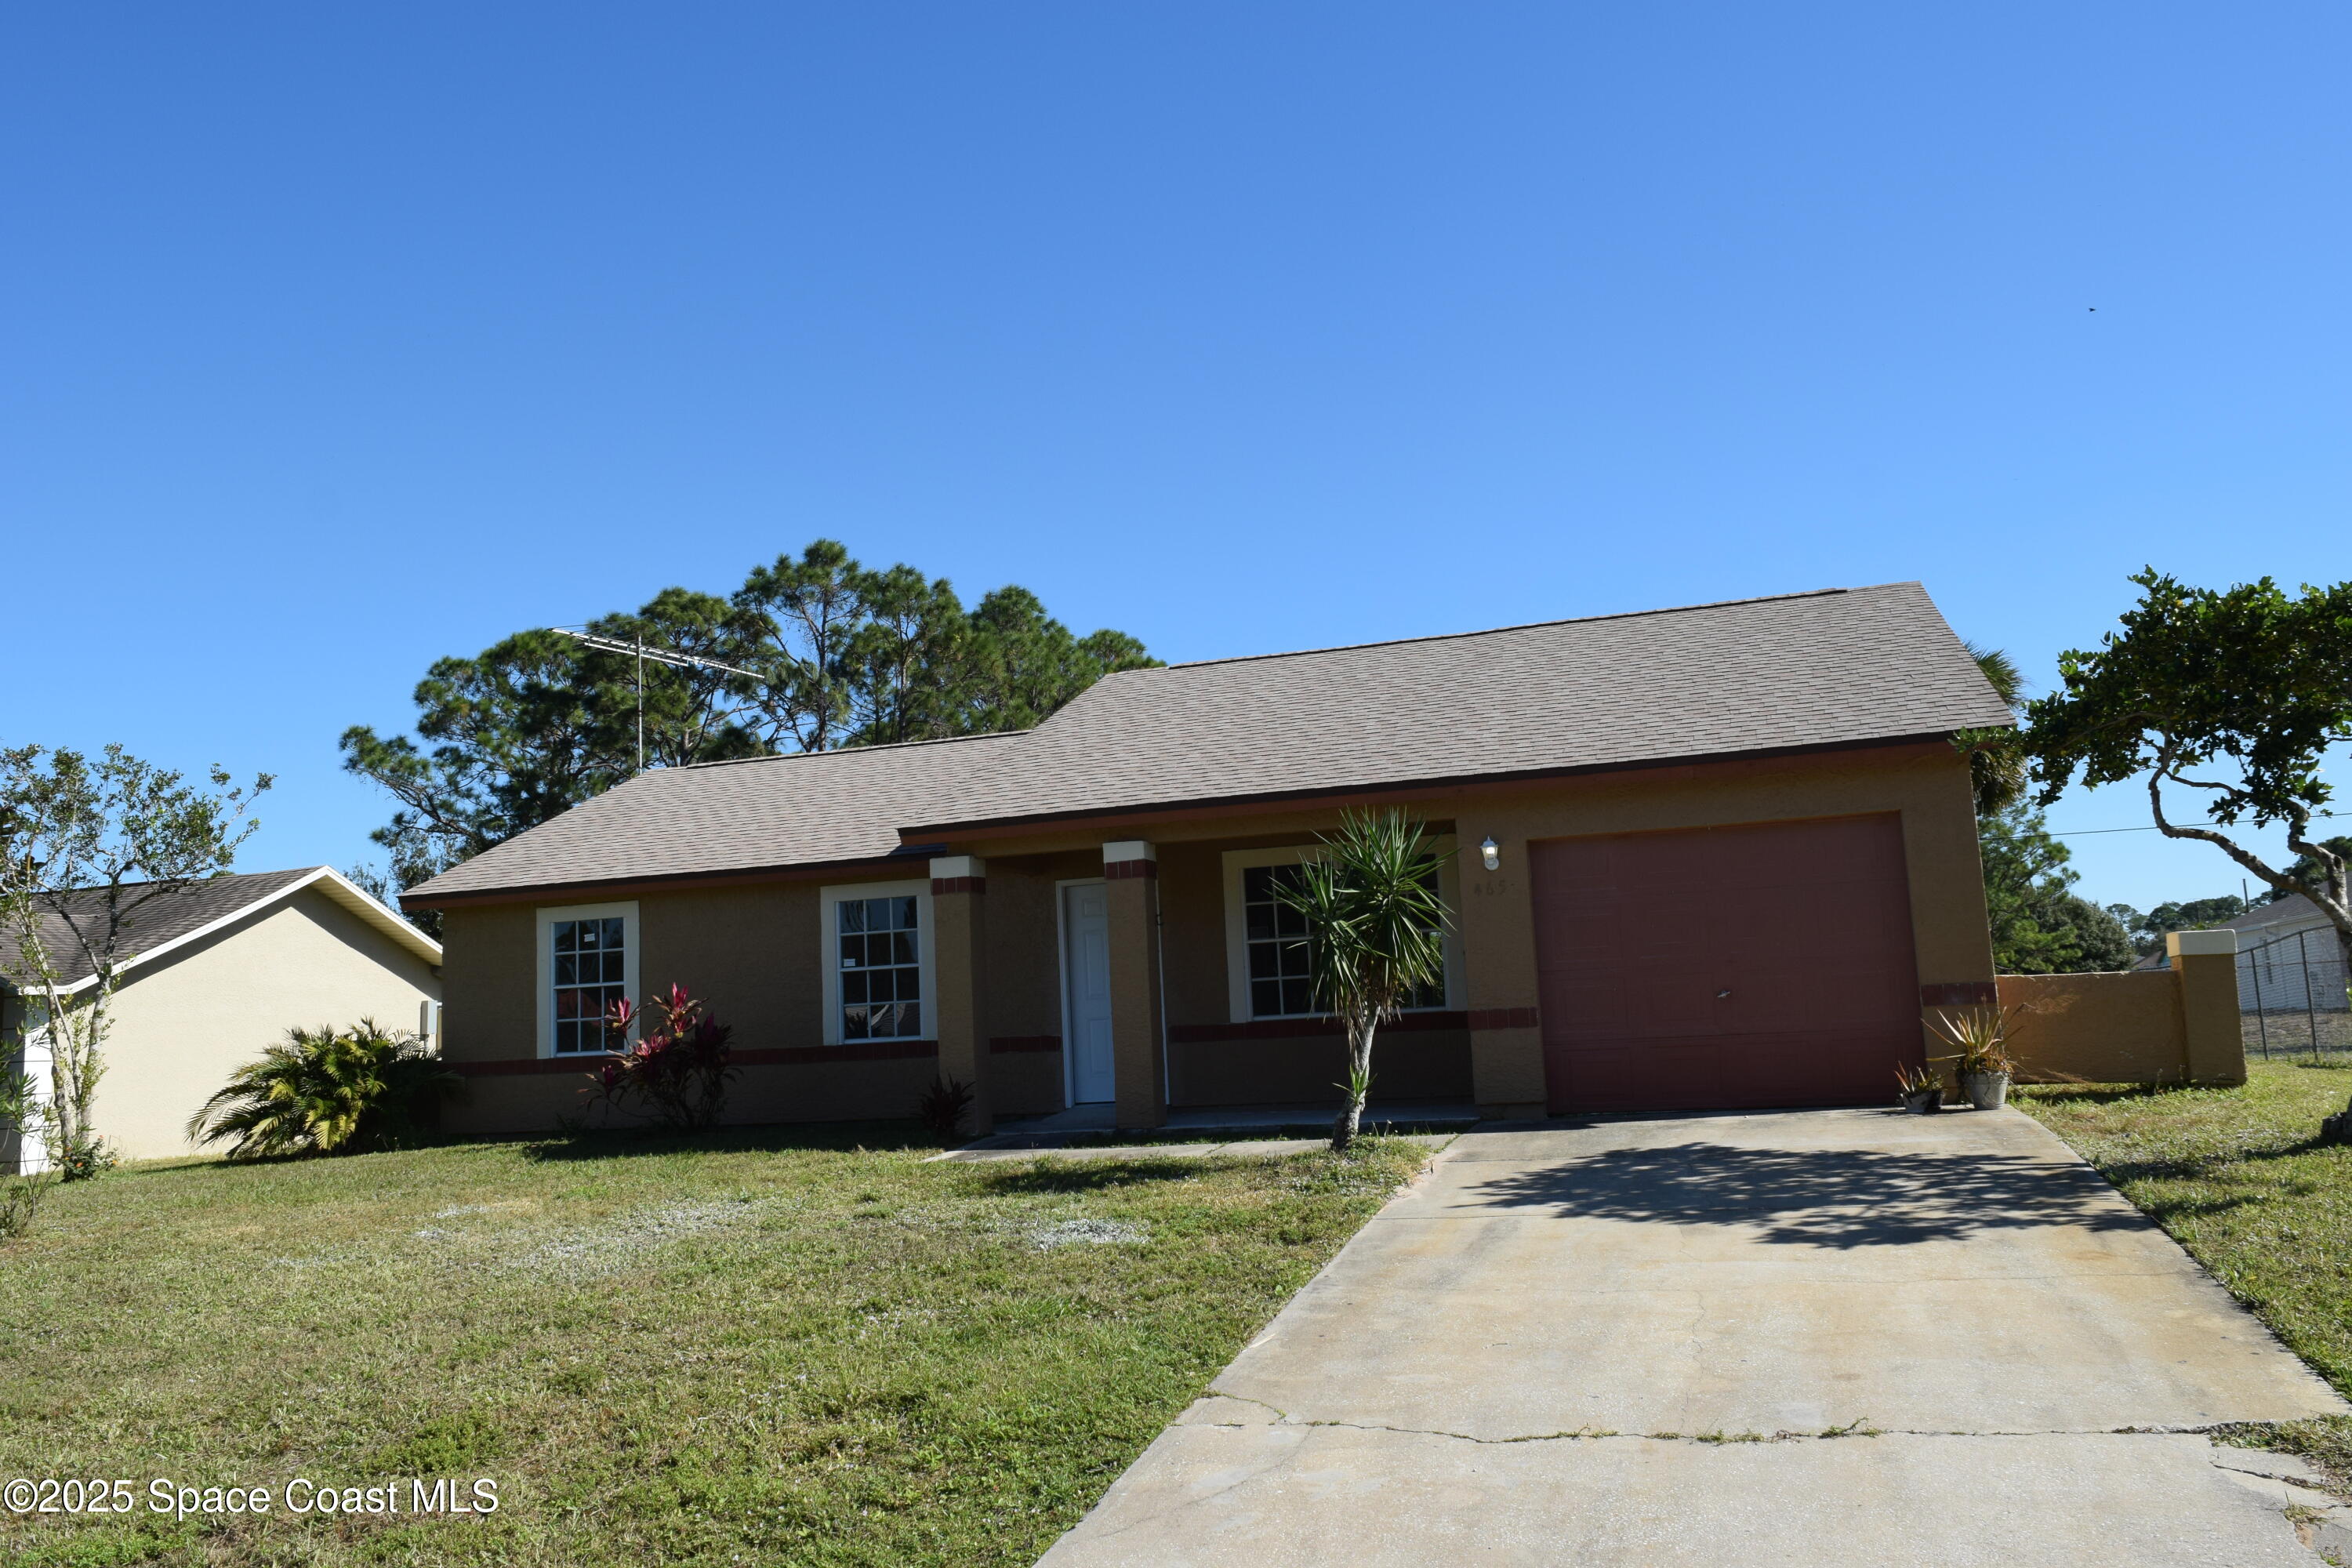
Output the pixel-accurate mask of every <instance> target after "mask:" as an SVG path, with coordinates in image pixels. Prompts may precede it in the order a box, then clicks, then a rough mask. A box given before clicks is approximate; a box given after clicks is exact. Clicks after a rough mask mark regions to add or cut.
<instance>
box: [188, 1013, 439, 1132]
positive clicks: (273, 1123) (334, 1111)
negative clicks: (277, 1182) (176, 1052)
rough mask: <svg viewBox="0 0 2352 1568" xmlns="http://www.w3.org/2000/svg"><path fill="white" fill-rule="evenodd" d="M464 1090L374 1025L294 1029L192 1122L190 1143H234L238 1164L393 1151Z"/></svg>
mask: <svg viewBox="0 0 2352 1568" xmlns="http://www.w3.org/2000/svg"><path fill="white" fill-rule="evenodd" d="M458 1083H459V1079H458V1078H457V1074H456V1073H454V1072H452V1071H450V1070H449V1068H448V1067H447V1066H446V1064H444V1063H443V1062H442V1060H441V1058H438V1057H436V1056H435V1055H433V1054H432V1053H431V1052H430V1051H429V1050H428V1049H427V1048H426V1047H425V1044H424V1042H423V1041H421V1040H419V1039H417V1038H416V1037H415V1036H413V1035H404V1034H394V1033H387V1032H386V1031H385V1030H384V1029H383V1028H382V1027H380V1026H378V1025H377V1024H376V1022H375V1021H374V1020H373V1019H372V1018H362V1019H361V1020H360V1021H359V1022H358V1023H357V1024H354V1025H352V1026H351V1027H350V1028H347V1029H341V1030H338V1029H331V1028H326V1027H320V1028H316V1029H289V1030H287V1031H286V1038H285V1039H284V1041H282V1042H281V1043H279V1044H278V1045H274V1046H272V1047H269V1048H268V1050H267V1051H265V1052H263V1053H262V1058H261V1059H260V1060H259V1061H257V1062H252V1063H248V1064H247V1066H244V1067H241V1068H237V1069H236V1074H235V1075H234V1076H233V1077H231V1078H230V1079H229V1080H228V1087H226V1089H222V1090H221V1091H220V1092H219V1093H218V1094H215V1095H214V1096H213V1097H212V1098H211V1099H210V1100H206V1101H205V1103H204V1106H203V1108H202V1109H201V1110H198V1111H197V1112H196V1113H195V1114H194V1116H192V1117H190V1118H188V1136H189V1138H190V1139H192V1140H193V1141H194V1142H198V1143H218V1142H223V1141H224V1140H226V1139H232V1138H233V1139H235V1140H236V1142H235V1143H234V1144H232V1145H231V1146H230V1149H229V1152H228V1157H229V1158H230V1159H232V1160H260V1159H267V1158H269V1157H271V1156H274V1155H275V1156H282V1155H289V1154H364V1153H372V1152H377V1151H379V1150H384V1149H397V1148H401V1147H403V1146H404V1145H406V1144H409V1143H413V1142H416V1141H418V1140H419V1139H421V1138H423V1137H424V1136H425V1134H426V1133H427V1132H429V1131H431V1129H432V1127H433V1125H434V1123H435V1122H436V1121H438V1120H439V1119H440V1112H441V1104H442V1101H444V1100H447V1099H448V1098H449V1097H450V1096H451V1095H452V1094H455V1093H456V1092H457V1087H458Z"/></svg>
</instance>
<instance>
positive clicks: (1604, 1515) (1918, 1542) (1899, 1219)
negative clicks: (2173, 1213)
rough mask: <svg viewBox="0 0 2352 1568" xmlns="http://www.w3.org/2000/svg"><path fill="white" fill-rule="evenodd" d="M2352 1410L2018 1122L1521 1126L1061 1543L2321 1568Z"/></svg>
mask: <svg viewBox="0 0 2352 1568" xmlns="http://www.w3.org/2000/svg"><path fill="white" fill-rule="evenodd" d="M2344 1410H2345V1406H2344V1405H2343V1403H2342V1402H2341V1401H2340V1400H2338V1399H2337V1398H2336V1396H2335V1395H2334V1394H2333V1393H2331V1392H2330V1391H2329V1390H2328V1389H2327V1387H2326V1385H2325V1384H2322V1383H2321V1382H2320V1381H2319V1379H2318V1378H2316V1377H2315V1376H2314V1375H2313V1374H2312V1373H2310V1372H2309V1371H2308V1370H2307V1369H2306V1368H2305V1367H2304V1365H2303V1363H2301V1362H2299V1361H2297V1360H2296V1359H2295V1358H2294V1356H2292V1355H2290V1354H2289V1353H2288V1352H2286V1351H2285V1350H2284V1349H2283V1348H2281V1347H2280V1346H2279V1344H2278V1343H2277V1342H2275V1341H2274V1340H2273V1338H2272V1337H2271V1336H2270V1334H2269V1333H2268V1332H2267V1331H2265V1330H2263V1327H2262V1326H2261V1324H2259V1323H2258V1322H2257V1321H2255V1320H2254V1319H2253V1318H2252V1317H2251V1316H2250V1315H2248V1314H2247V1313H2246V1312H2244V1311H2243V1310H2241V1309H2240V1308H2239V1307H2238V1306H2237V1305H2236V1304H2235V1303H2233V1302H2232V1301H2231V1300H2230V1299H2229V1297H2228V1296H2227V1295H2226V1293H2224V1292H2223V1291H2222V1290H2221V1288H2220V1287H2219V1286H2218V1285H2216V1284H2214V1283H2213V1281H2212V1280H2211V1279H2209V1278H2208V1277H2207V1276H2206V1275H2205V1274H2204V1273H2203V1272H2202V1271H2201V1270H2200V1269H2199V1268H2197V1266H2196V1265H2195V1264H2194V1263H2193V1262H2191V1261H2190V1259H2189V1258H2188V1256H2187V1255H2186V1254H2184V1253H2183V1252H2182V1251H2181V1250H2180V1249H2179V1247H2177V1246H2175V1245H2174V1244H2173V1242H2172V1241H2171V1240H2169V1239H2168V1237H2165V1236H2164V1234H2163V1233H2162V1232H2161V1231H2159V1230H2158V1229H2157V1228H2156V1227H2155V1226H2153V1225H2151V1224H2150V1223H2149V1222H2148V1221H2147V1220H2146V1219H2145V1218H2144V1217H2143V1216H2141V1215H2139V1214H2138V1212H2137V1210H2135V1209H2133V1208H2132V1207H2131V1206H2130V1205H2128V1204H2126V1202H2124V1200H2123V1199H2122V1198H2121V1197H2120V1196H2119V1195H2117V1194H2116V1192H2115V1191H2114V1190H2113V1189H2112V1188H2110V1187H2109V1186H2107V1184H2105V1182H2104V1181H2102V1180H2101V1179H2100V1178H2099V1177H2098V1176H2097V1175H2096V1174H2095V1173H2093V1172H2092V1171H2091V1170H2090V1169H2089V1168H2088V1167H2087V1166H2085V1165H2084V1164H2083V1163H2082V1162H2081V1161H2080V1160H2078V1159H2077V1158H2076V1157H2075V1156H2074V1153H2073V1152H2071V1151H2070V1150H2068V1149H2067V1148H2066V1147H2065V1145H2064V1144H2063V1143H2061V1142H2059V1141H2058V1140H2057V1139H2056V1138H2054V1137H2053V1136H2052V1135H2051V1134H2050V1133H2048V1132H2046V1131H2043V1130H2042V1128H2041V1127H2040V1126H2039V1125H2037V1124H2036V1123H2034V1122H2033V1121H2031V1120H2030V1119H2028V1118H2026V1117H2024V1116H2022V1115H2020V1114H2019V1113H2017V1112H2015V1111H1996V1112H1970V1113H1964V1114H1955V1115H1948V1116H1942V1117H1902V1116H1897V1115H1894V1114H1890V1113H1883V1112H1879V1111H1874V1110H1833V1111H1807V1112H1795V1113H1781V1114H1766V1115H1744V1116H1721V1117H1687V1118H1673V1119H1661V1120H1648V1121H1606V1122H1599V1123H1594V1124H1591V1125H1585V1126H1570V1125H1560V1124H1554V1125H1547V1126H1541V1127H1529V1128H1524V1129H1520V1130H1511V1129H1508V1128H1496V1129H1494V1130H1489V1131H1475V1132H1472V1133H1470V1134H1467V1135H1465V1136H1464V1137H1462V1138H1460V1139H1458V1140H1456V1141H1455V1142H1454V1143H1453V1144H1452V1145H1451V1146H1450V1147H1449V1148H1448V1149H1447V1150H1446V1151H1445V1152H1444V1154H1442V1155H1441V1156H1440V1157H1439V1160H1438V1162H1437V1163H1436V1164H1435V1166H1434V1167H1433V1170H1432V1171H1431V1172H1430V1173H1429V1174H1428V1175H1427V1176H1426V1177H1425V1178H1424V1179H1423V1181H1422V1182H1421V1183H1420V1184H1417V1185H1416V1186H1415V1187H1414V1188H1413V1189H1412V1190H1411V1191H1410V1192H1408V1193H1407V1194H1404V1195H1402V1197H1400V1198H1399V1199H1398V1200H1397V1201H1395V1202H1394V1203H1392V1204H1391V1205H1389V1206H1388V1207H1387V1208H1386V1209H1385V1210H1383V1211H1382V1212H1381V1215H1379V1216H1378V1217H1376V1218H1375V1219H1373V1220H1372V1222H1371V1223H1370V1225H1368V1226H1365V1228H1364V1229H1363V1231H1362V1232H1361V1233H1360V1234H1359V1235H1358V1236H1357V1237H1356V1238H1355V1239H1354V1240H1353V1241H1351V1242H1350V1243H1349V1245H1348V1247H1346V1248H1345V1249H1344V1250H1342V1252H1341V1253H1340V1255H1339V1257H1338V1258H1335V1259H1334V1260H1333V1262H1332V1263H1331V1265H1330V1267H1329V1268H1326V1269H1325V1270H1324V1271H1323V1272H1322V1273H1321V1274H1320V1275H1318V1277H1317V1278H1316V1279H1315V1280H1314V1281H1313V1282H1312V1283H1310V1284H1309V1285H1308V1286H1307V1289H1305V1290H1303V1291H1301V1292H1300V1294H1299V1295H1298V1297H1297V1299H1296V1300H1293V1301H1292V1302H1291V1304H1290V1305H1289V1306H1288V1307H1286V1309H1284V1310H1283V1311H1282V1313H1281V1314H1280V1315H1279V1316H1278V1317H1277V1318H1276V1320H1275V1321H1274V1322H1273V1323H1272V1324H1271V1325H1269V1326H1268V1328H1267V1329H1266V1331H1265V1333H1263V1334H1261V1335H1260V1336H1259V1337H1258V1338H1257V1340H1256V1341H1255V1342H1253V1343H1252V1344H1251V1345H1250V1346H1249V1347H1248V1348H1247V1349H1246V1350H1244V1352H1242V1354H1241V1356H1240V1357H1239V1358H1238V1359H1236V1360H1235V1361H1234V1363H1233V1365H1231V1366H1230V1367H1228V1368H1226V1369H1225V1371H1224V1372H1223V1373H1222V1374H1221V1375H1220V1376H1219V1377H1218V1378H1217V1379H1216V1381H1215V1383H1214V1384H1213V1393H1212V1394H1211V1396H1210V1397H1209V1398H1206V1399H1203V1400H1202V1401H1201V1402H1200V1403H1199V1404H1197V1405H1194V1406H1193V1407H1192V1410H1190V1411H1188V1412H1187V1413H1186V1414H1185V1415H1184V1416H1183V1417H1182V1418H1181V1420H1180V1421H1179V1422H1178V1424H1177V1425H1176V1426H1172V1427H1171V1428H1170V1429H1169V1430H1168V1431H1167V1432H1165V1433H1163V1434H1162V1435H1161V1436H1160V1438H1159V1439H1158V1440H1157V1441H1155V1442H1154V1443H1153V1444H1152V1446H1151V1447H1150V1449H1148V1450H1147V1451H1146V1452H1145V1454H1144V1455H1143V1457H1142V1458H1140V1459H1139V1460H1138V1461H1137V1462H1136V1463H1135V1464H1134V1466H1132V1467H1131V1468H1129V1470H1128V1472H1127V1473H1126V1475H1124V1476H1123V1477H1121V1478H1120V1479H1119V1480H1118V1483H1117V1484H1116V1485H1114V1486H1113V1487H1112V1489H1111V1490H1110V1492H1109V1494H1108V1496H1107V1497H1105V1498H1104V1500H1103V1501H1102V1503H1101V1504H1100V1506H1098V1507H1097V1509H1096V1510H1094V1512H1093V1513H1091V1514H1089V1515H1088V1516H1087V1519H1086V1520H1085V1521H1082V1522H1081V1523H1080V1524H1079V1525H1078V1527H1077V1528H1076V1530H1074V1531H1071V1532H1070V1533H1069V1534H1068V1535H1067V1536H1066V1537H1065V1538H1064V1539H1063V1540H1062V1541H1061V1542H1060V1543H1059V1544H1057V1545H1056V1546H1055V1548H1054V1550H1053V1551H1052V1552H1049V1553H1048V1554H1047V1555H1046V1557H1045V1563H1046V1564H1047V1565H1048V1568H1096V1565H1100V1564H1114V1563H1116V1564H1130V1563H1131V1564H1176V1563H1187V1564H1192V1563H1234V1564H1244V1563H1245V1564H1249V1565H1250V1568H1276V1565H1279V1564H1293V1563H1297V1564H1309V1563H1348V1564H1350V1565H1381V1564H1398V1565H1404V1564H1414V1565H1419V1564H1427V1563H1451V1562H1454V1561H1456V1560H1459V1561H1462V1562H1469V1563H1512V1564H1517V1563H1528V1564H1535V1563H1544V1564H1550V1563H1562V1564H1566V1563H1577V1564H1621V1563H1622V1564H1643V1565H1665V1564H1693V1565H1696V1564H1706V1565H1708V1568H1720V1565H1722V1564H1727V1563H1804V1564H1847V1563H1851V1564H1856V1565H1861V1564H1871V1565H1879V1564H1886V1563H1905V1564H1946V1563H1949V1564H1962V1563H1967V1564H1986V1565H1989V1568H1993V1565H2014V1568H2024V1565H2029V1564H2044V1563H2047V1564H2062V1563H2063V1564H2075V1563H2083V1564H2089V1563H2097V1564H2110V1563H2118V1564H2120V1563H2130V1564H2139V1565H2166V1564H2176V1563H2177V1564H2189V1563H2199V1564H2211V1563H2221V1564H2230V1565H2232V1568H2262V1565H2266V1564H2280V1565H2284V1568H2316V1564H2317V1563H2319V1562H2320V1558H2319V1557H2318V1556H2316V1555H2315V1553H2314V1552H2313V1551H2311V1550H2309V1549H2307V1548H2306V1545H2305V1542H2304V1541H2303V1540H2302V1539H2300V1538H2299V1532H2298V1521H2300V1535H2301V1536H2306V1537H2307V1536H2313V1535H2315V1532H2317V1531H2326V1532H2328V1540H2327V1541H2326V1542H2321V1544H2326V1545H2329V1546H2330V1547H2331V1548H2332V1547H2333V1546H2334V1545H2335V1543H2336V1541H2337V1540H2338V1539H2342V1540H2345V1541H2346V1542H2347V1544H2352V1536H2347V1537H2337V1536H2336V1535H2335V1533H2334V1532H2335V1531H2336V1530H2338V1529H2340V1528H2341V1526H2340V1525H2338V1524H2336V1523H2335V1522H2333V1521H2332V1519H2333V1516H2327V1517H2323V1516H2322V1513H2321V1512H2320V1511H2316V1510H2325V1509H2326V1505H2327V1504H2328V1503H2329V1501H2330V1500H2329V1499H2327V1498H2326V1497H2324V1496H2322V1495H2320V1494H2318V1493H2315V1492H2310V1491H2307V1490H2305V1489H2301V1488H2299V1487H2298V1486H2297V1485H2296V1484H2295V1483H2296V1482H2297V1480H2298V1479H2303V1478H2304V1476H2305V1472H2303V1471H2302V1470H2301V1469H2300V1468H2299V1467H2298V1466H2297V1465H2296V1464H2295V1462H2294V1461H2293V1460H2289V1459H2281V1458H2276V1457H2274V1456H2269V1455H2263V1454H2253V1453H2248V1452H2245V1451H2242V1450H2231V1449H2226V1448H2216V1447H2213V1446H2212V1445H2210V1444H2209V1443H2208V1442H2207V1440H2206V1439H2205V1438H2203V1437H2201V1436H2196V1435H2194V1433H2193V1431H2190V1430H2189V1429H2192V1428H2197V1427H2202V1426H2212V1425H2215V1424H2218V1423H2221V1422H2229V1421H2278V1420H2289V1419H2294V1418H2296V1417H2300V1416H2307V1415H2331V1414H2340V1413H2342V1412H2343V1411H2344Z"/></svg>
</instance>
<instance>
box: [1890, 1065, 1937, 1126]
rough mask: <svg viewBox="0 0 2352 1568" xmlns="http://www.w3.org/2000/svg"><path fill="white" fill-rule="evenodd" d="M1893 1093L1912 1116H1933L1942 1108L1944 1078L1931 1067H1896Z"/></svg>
mask: <svg viewBox="0 0 2352 1568" xmlns="http://www.w3.org/2000/svg"><path fill="white" fill-rule="evenodd" d="M1895 1098H1896V1099H1897V1100H1899V1101H1900V1102H1901V1104H1902V1106H1903V1109H1904V1110H1907V1111H1909V1112H1910V1113H1911V1114H1912V1115H1914V1116H1933V1115H1935V1114H1936V1112H1937V1111H1939V1110H1943V1109H1944V1080H1943V1079H1940V1078H1938V1077H1937V1076H1936V1069H1935V1068H1931V1067H1927V1066H1924V1065H1923V1066H1920V1067H1916V1068H1915V1067H1908V1066H1902V1067H1897V1068H1895Z"/></svg>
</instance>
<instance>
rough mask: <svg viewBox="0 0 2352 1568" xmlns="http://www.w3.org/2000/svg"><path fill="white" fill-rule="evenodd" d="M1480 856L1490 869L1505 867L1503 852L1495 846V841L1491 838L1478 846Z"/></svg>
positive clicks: (1496, 869) (1495, 869)
mask: <svg viewBox="0 0 2352 1568" xmlns="http://www.w3.org/2000/svg"><path fill="white" fill-rule="evenodd" d="M1478 858H1479V860H1480V861H1481V862H1483V863H1484V864H1485V866H1486V869H1488V870H1489V871H1499V870H1501V869H1502V868H1503V852H1502V851H1501V850H1500V849H1497V848H1496V847H1495V841H1494V840H1493V839H1491V838H1489V839H1487V840H1486V842H1485V843H1484V844H1481V845H1479V846H1478Z"/></svg>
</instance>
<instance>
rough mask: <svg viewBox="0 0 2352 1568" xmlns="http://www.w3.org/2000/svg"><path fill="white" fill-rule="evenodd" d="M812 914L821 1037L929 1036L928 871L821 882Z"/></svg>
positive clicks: (851, 1041) (933, 1026) (840, 1040)
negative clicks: (923, 875) (899, 877)
mask: <svg viewBox="0 0 2352 1568" xmlns="http://www.w3.org/2000/svg"><path fill="white" fill-rule="evenodd" d="M818 914H819V922H818V929H819V932H820V936H821V940H822V941H823V942H824V953H823V962H824V1043H825V1044H826V1045H829V1046H841V1045H855V1044H856V1043H857V1042H859V1041H861V1040H929V1039H934V1038H936V1037H937V1035H938V1019H937V1017H936V1016H935V1007H934V997H935V990H934V984H933V981H932V964H931V952H932V942H931V884H930V881H929V879H924V880H922V881H919V882H853V883H850V884H848V885H847V886H845V887H839V888H827V889H824V892H823V894H822V896H821V898H820V900H819V908H818Z"/></svg>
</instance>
